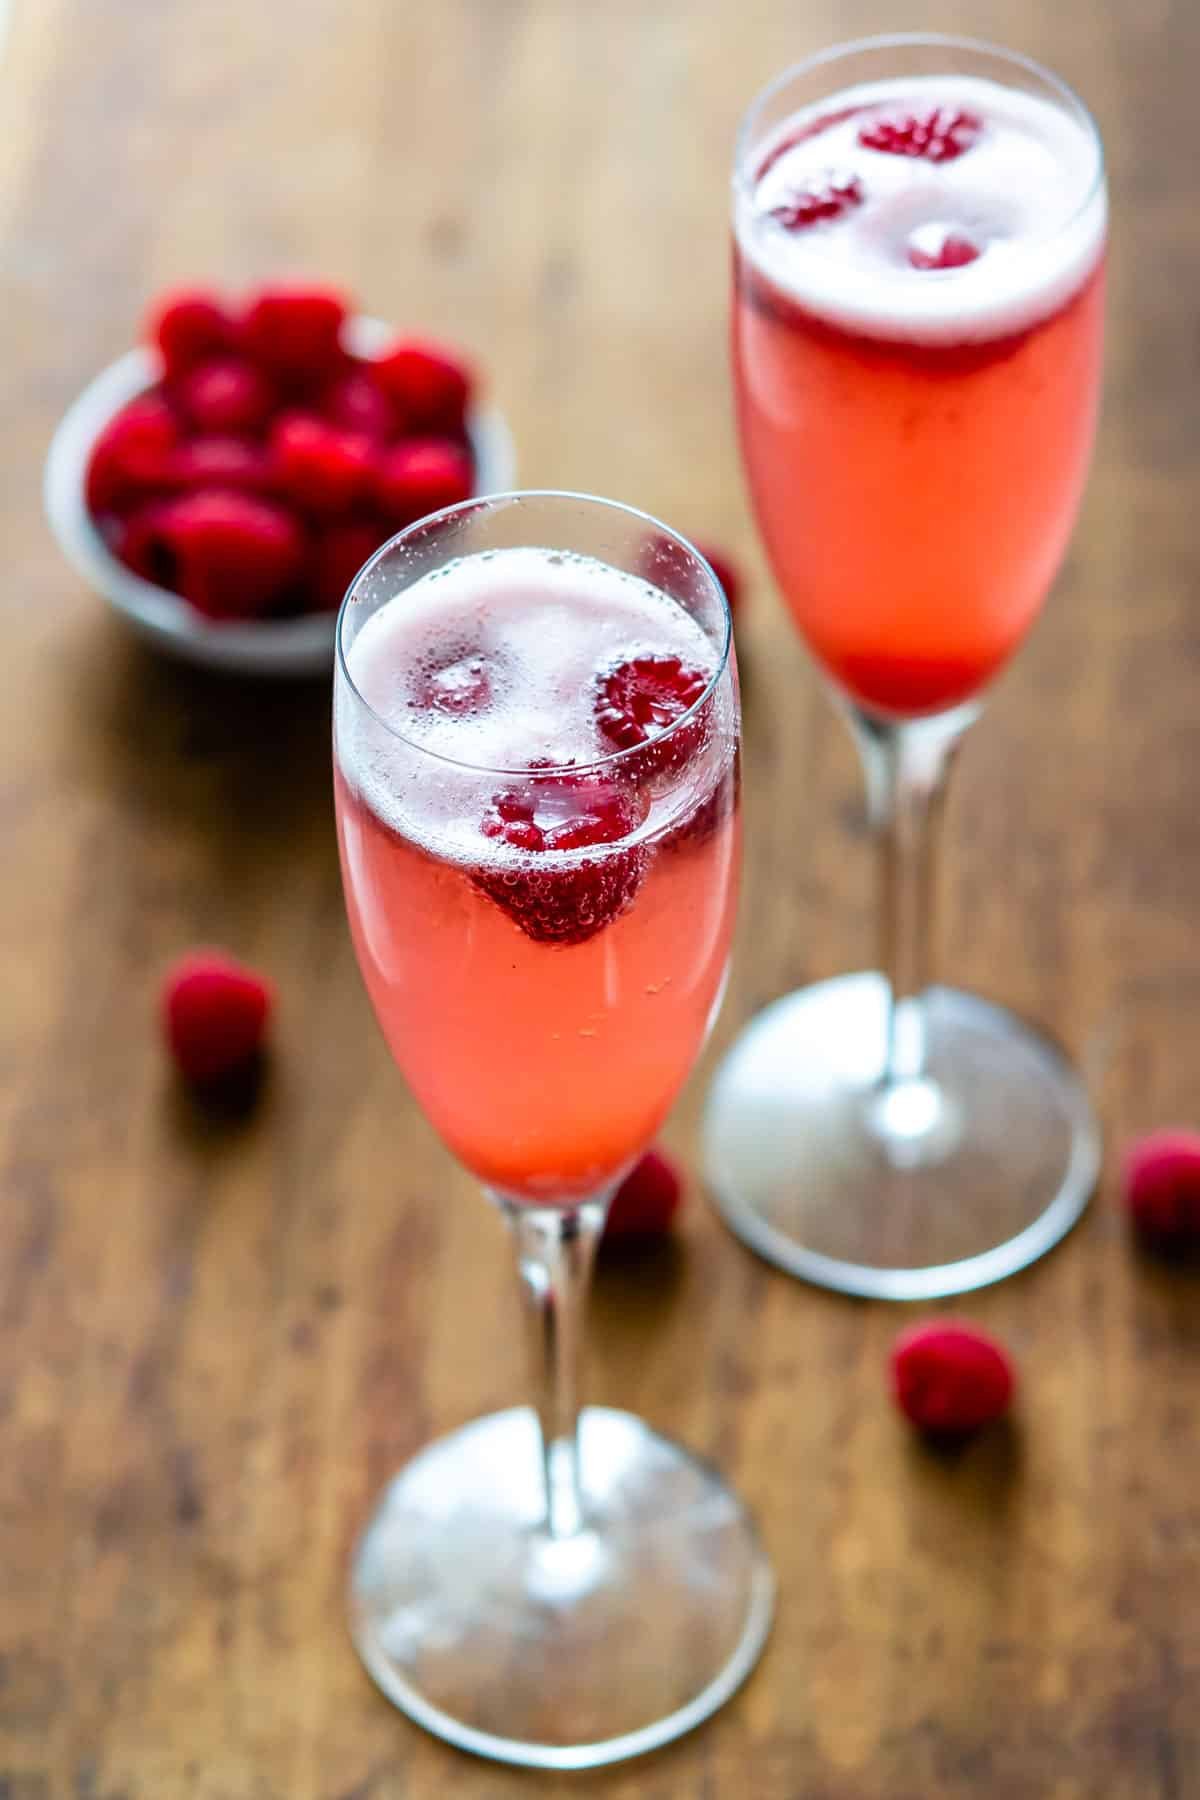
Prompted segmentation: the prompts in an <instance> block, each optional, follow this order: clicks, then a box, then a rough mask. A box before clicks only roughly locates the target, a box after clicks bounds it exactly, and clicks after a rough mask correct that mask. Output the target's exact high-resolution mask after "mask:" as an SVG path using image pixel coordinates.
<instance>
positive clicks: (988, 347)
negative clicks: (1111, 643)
mask: <svg viewBox="0 0 1200 1800" xmlns="http://www.w3.org/2000/svg"><path fill="white" fill-rule="evenodd" d="M1094 154H1095V153H1094V147H1093V143H1092V140H1091V138H1090V137H1089V135H1088V133H1087V131H1086V129H1085V126H1084V124H1083V123H1082V121H1081V120H1080V119H1078V118H1076V117H1073V116H1072V115H1071V113H1070V112H1069V111H1068V110H1067V108H1066V106H1065V105H1059V104H1056V103H1055V102H1054V101H1053V100H1052V99H1050V98H1049V97H1041V96H1038V95H1034V94H1032V93H1025V92H1021V91H1018V90H1017V89H1016V88H1012V87H1008V86H1005V85H1003V84H1001V83H1000V82H996V81H992V80H986V79H982V78H979V77H975V76H971V77H968V76H963V77H961V78H959V77H954V76H949V75H938V76H929V75H914V76H911V77H907V78H905V77H900V78H897V79H896V80H894V81H881V82H871V83H868V84H862V85H859V86H855V87H852V88H848V89H845V90H843V91H842V92H841V93H838V94H834V95H832V96H831V97H830V98H828V99H827V100H824V101H821V102H819V103H818V104H816V105H813V106H810V107H807V108H805V109H804V110H802V111H801V112H799V113H796V114H793V115H792V116H791V117H790V118H786V119H783V120H781V121H780V122H779V123H778V125H777V127H775V128H774V129H772V130H771V131H770V132H769V133H768V134H766V135H764V137H763V138H761V139H760V141H759V142H758V143H757V144H756V145H755V146H754V147H753V149H752V150H750V151H749V152H748V154H747V159H746V162H745V165H744V166H743V167H742V169H741V170H740V171H739V178H738V192H737V197H736V202H735V226H736V243H735V252H734V254H735V303H734V315H733V355H734V367H735V380H736V389H737V403H738V416H739V423H740V430H741V435H742V442H743V448H744V453H745V458H746V464H747V469H748V473H749V479H750V486H751V491H752V494H753V498H754V503H755V508H756V512H757V515H758V519H759V524H760V527H761V529H762V532H763V535H764V538H765V540H766V544H767V548H768V551H769V553H770V556H771V559H772V562H773V565H774V568H775V572H776V575H777V577H778V580H779V584H780V587H781V589H782V591H783V594H784V597H785V599H786V600H787V602H788V605H789V606H790V608H791V610H792V613H793V614H794V616H795V619H796V622H797V624H798V625H799V627H800V630H801V631H802V633H803V634H804V637H805V638H806V640H807V642H808V644H809V646H810V647H811V649H812V651H813V653H814V654H815V655H816V657H817V658H818V660H819V661H820V662H821V664H822V666H823V667H824V668H825V670H826V671H827V673H828V674H829V675H831V676H832V677H833V679H834V680H835V681H836V682H837V684H838V685H839V687H840V688H841V689H842V690H843V691H844V692H845V693H846V694H847V695H848V696H849V697H850V698H851V699H852V700H854V701H855V702H857V703H858V704H859V705H861V706H862V707H864V708H865V709H866V710H867V711H869V712H872V713H876V714H879V715H883V716H887V717H893V718H904V717H913V716H917V715H921V714H926V713H934V712H939V711H942V710H945V709H947V708H949V707H952V706H955V705H957V704H959V703H960V702H962V701H965V700H968V699H970V698H971V697H973V696H974V695H975V694H977V693H978V691H979V690H980V689H981V688H982V687H983V685H984V684H985V683H986V682H987V681H988V680H989V679H990V678H991V677H992V676H993V675H995V674H996V673H997V672H998V670H999V669H1000V668H1001V667H1002V666H1003V664H1004V663H1005V662H1006V661H1007V659H1008V658H1009V656H1011V654H1012V652H1013V651H1014V650H1015V649H1016V647H1017V646H1018V644H1019V643H1020V642H1021V640H1022V638H1023V637H1024V636H1025V633H1026V632H1027V631H1028V630H1029V627H1030V626H1031V624H1032V623H1033V620H1034V618H1035V617H1036V615H1037V612H1038V610H1039V608H1040V606H1041V604H1042V602H1043V600H1044V598H1045V595H1046V592H1047V590H1048V588H1049V586H1050V583H1051V581H1052V580H1053V578H1054V575H1055V573H1056V572H1057V569H1058V566H1059V563H1060V561H1061V559H1062V556H1063V553H1064V550H1065V548H1066V544H1067V540H1068V537H1069V535H1070V532H1071V528H1072V526H1073V523H1074V518H1075V513H1076V509H1077V507H1078V503H1079V499H1080V495H1081V492H1082V488H1083V483H1084V478H1085V474H1086V469H1087V463H1088V457H1089V453H1090V449H1091V443H1092V437H1093V433H1094V426H1095V417H1096V408H1097V396H1098V390H1099V373H1100V352H1101V321H1102V306H1103V291H1102V290H1103V266H1104V240H1105V216H1106V215H1105V198H1104V184H1103V179H1102V176H1100V175H1098V176H1097V178H1096V180H1095V183H1094V185H1093V187H1092V189H1091V191H1090V193H1089V194H1088V196H1087V198H1086V199H1085V200H1084V201H1083V203H1082V204H1080V203H1079V192H1080V188H1081V174H1083V173H1086V171H1087V169H1088V167H1089V158H1094Z"/></svg>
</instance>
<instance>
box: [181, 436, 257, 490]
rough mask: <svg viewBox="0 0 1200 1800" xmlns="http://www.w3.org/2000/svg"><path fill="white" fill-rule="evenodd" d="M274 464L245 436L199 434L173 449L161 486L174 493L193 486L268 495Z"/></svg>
mask: <svg viewBox="0 0 1200 1800" xmlns="http://www.w3.org/2000/svg"><path fill="white" fill-rule="evenodd" d="M272 480H273V478H272V471H271V464H270V462H269V461H268V459H267V454H266V451H265V450H263V448H262V446H261V445H259V444H248V443H247V442H246V440H245V439H244V438H237V437H200V438H193V439H192V440H191V442H190V443H187V444H180V445H179V447H178V449H176V450H172V452H171V454H170V456H168V458H167V460H166V464H165V466H164V468H163V473H162V485H163V486H164V487H167V488H170V489H172V490H173V491H175V492H180V491H183V492H185V493H186V492H188V491H189V490H191V489H192V488H200V487H222V488H236V489H237V490H238V491H239V492H240V493H248V494H265V493H269V492H270V491H271V487H272Z"/></svg>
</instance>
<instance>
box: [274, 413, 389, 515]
mask: <svg viewBox="0 0 1200 1800" xmlns="http://www.w3.org/2000/svg"><path fill="white" fill-rule="evenodd" d="M270 448H271V455H272V458H273V460H274V464H275V473H276V478H277V480H278V483H279V487H280V489H281V490H282V492H283V493H284V494H286V496H287V497H288V499H290V500H291V501H293V502H294V503H295V505H297V506H302V507H304V508H305V509H306V510H307V511H308V512H312V513H316V514H318V515H320V516H322V517H325V518H329V517H333V516H335V515H337V514H338V513H346V512H349V511H350V509H351V507H353V506H354V505H355V503H356V502H357V501H358V500H359V499H360V498H362V497H364V496H365V494H366V491H367V487H368V484H369V481H370V477H371V473H372V461H371V445H370V442H369V440H368V439H367V438H365V437H360V436H359V435H358V434H357V433H355V432H350V431H339V430H338V429H337V428H336V426H333V425H327V424H326V422H325V420H324V419H318V418H316V417H315V415H313V414H311V413H299V412H295V413H284V414H283V415H282V416H281V417H280V418H278V419H277V420H276V421H275V424H274V427H273V429H272V431H271V440H270Z"/></svg>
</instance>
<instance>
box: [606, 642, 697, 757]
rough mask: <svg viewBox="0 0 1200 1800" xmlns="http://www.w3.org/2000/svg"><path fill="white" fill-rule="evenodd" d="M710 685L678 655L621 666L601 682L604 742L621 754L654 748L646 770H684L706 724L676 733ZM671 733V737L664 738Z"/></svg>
mask: <svg viewBox="0 0 1200 1800" xmlns="http://www.w3.org/2000/svg"><path fill="white" fill-rule="evenodd" d="M708 680H709V678H708V676H707V675H706V674H705V672H704V671H703V669H697V668H695V667H694V666H693V665H692V664H690V663H685V662H684V661H683V660H682V659H681V658H680V657H678V656H675V655H669V654H662V653H647V654H646V655H644V656H634V657H630V658H629V660H628V661H626V662H622V663H618V664H617V665H616V667H615V668H613V669H610V670H608V672H607V673H606V674H602V675H598V676H597V677H596V698H595V714H596V724H597V726H598V727H599V729H600V734H601V736H602V737H604V738H606V739H607V740H608V742H609V743H610V744H612V745H614V746H615V747H616V748H617V749H618V750H633V749H636V748H637V747H638V746H639V745H643V744H654V745H655V746H656V747H655V750H654V753H653V757H652V759H650V758H648V759H647V763H646V767H647V770H649V769H650V768H651V767H653V768H654V769H656V770H662V769H678V768H682V767H683V765H684V763H686V762H687V761H688V760H689V758H690V757H691V756H692V755H694V753H695V751H696V750H697V748H698V747H699V744H700V740H701V738H702V736H703V724H702V722H701V721H698V720H697V721H692V722H691V723H690V724H688V725H686V726H682V727H680V728H679V729H678V730H674V731H672V729H671V728H672V726H675V725H676V724H677V722H678V721H679V720H680V719H682V718H683V715H684V714H685V713H686V712H688V711H689V710H690V709H691V707H693V706H694V705H695V704H696V702H697V700H699V699H700V697H701V695H702V694H703V693H704V690H705V688H706V687H707V686H708ZM668 732H669V733H670V736H669V737H664V734H665V733H668ZM660 738H663V740H664V741H663V742H662V743H661V745H660V744H659V743H658V740H659V739H660Z"/></svg>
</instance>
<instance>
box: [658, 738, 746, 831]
mask: <svg viewBox="0 0 1200 1800" xmlns="http://www.w3.org/2000/svg"><path fill="white" fill-rule="evenodd" d="M741 791H742V765H741V758H740V757H739V755H738V753H737V751H736V750H735V751H734V754H733V757H732V758H731V760H730V762H729V764H728V765H727V767H726V768H725V770H724V771H723V773H722V775H721V777H720V780H719V781H716V782H714V783H713V785H712V787H711V788H709V790H708V792H707V793H706V794H705V795H704V796H703V798H702V799H700V800H697V801H696V802H695V803H694V804H693V805H692V807H691V808H690V809H689V810H688V811H687V812H685V813H684V814H683V815H682V817H680V818H677V819H676V821H675V823H674V824H673V825H672V826H671V828H670V830H669V831H667V832H665V833H664V834H663V836H662V837H661V838H659V839H658V840H657V845H658V848H659V849H660V850H685V849H687V848H688V846H689V845H692V844H702V843H704V842H705V840H706V839H707V838H710V837H712V835H713V833H714V832H715V831H718V830H719V829H720V827H721V826H722V825H723V824H724V823H725V821H726V819H728V818H729V817H730V816H731V815H732V814H733V813H734V812H735V811H736V809H737V803H738V799H739V797H740V795H741Z"/></svg>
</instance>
